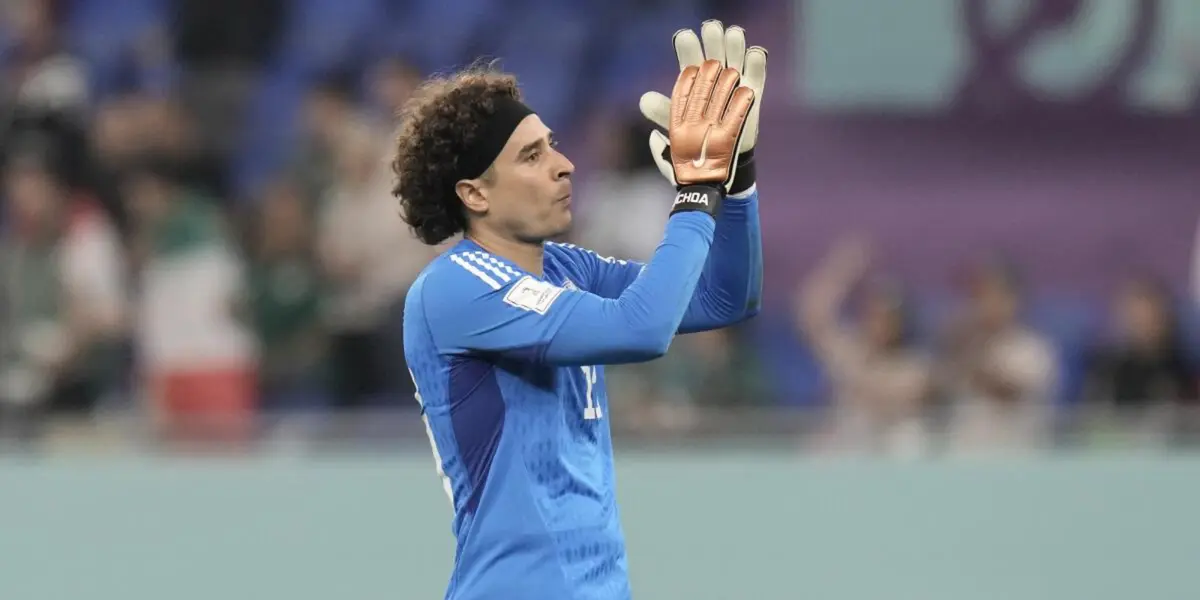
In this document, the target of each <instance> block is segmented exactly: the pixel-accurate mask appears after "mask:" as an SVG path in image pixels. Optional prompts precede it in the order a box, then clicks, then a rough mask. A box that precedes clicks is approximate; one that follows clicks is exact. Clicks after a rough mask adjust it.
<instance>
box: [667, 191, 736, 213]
mask: <svg viewBox="0 0 1200 600" xmlns="http://www.w3.org/2000/svg"><path fill="white" fill-rule="evenodd" d="M724 199H725V187H724V186H722V185H685V186H683V187H680V188H679V192H677V193H676V194H675V203H674V204H672V205H671V214H672V215H673V214H675V213H680V212H690V211H697V212H702V213H705V214H707V215H709V216H711V217H713V218H714V219H715V218H716V217H717V213H718V212H719V211H720V210H721V201H722V200H724Z"/></svg>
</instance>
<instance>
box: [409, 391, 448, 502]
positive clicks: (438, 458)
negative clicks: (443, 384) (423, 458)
mask: <svg viewBox="0 0 1200 600" xmlns="http://www.w3.org/2000/svg"><path fill="white" fill-rule="evenodd" d="M408 376H409V377H412V378H413V389H414V390H416V393H415V394H413V396H414V397H416V399H417V404H420V405H421V408H422V410H421V422H423V423H425V435H428V436H429V446H430V447H431V448H433V464H434V466H435V467H436V468H437V474H438V477H440V478H441V479H442V488H443V489H445V490H446V497H447V498H449V499H450V506H451V507H454V486H453V485H451V484H450V477H449V476H447V475H446V471H445V470H443V469H442V454H441V453H440V452H438V447H437V440H435V439H434V438H433V428H432V427H430V426H429V415H427V414H425V411H424V408H425V402H424V400H422V399H421V390H419V389H417V377H416V376H415V375H413V372H412V369H409V371H408Z"/></svg>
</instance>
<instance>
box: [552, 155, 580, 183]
mask: <svg viewBox="0 0 1200 600" xmlns="http://www.w3.org/2000/svg"><path fill="white" fill-rule="evenodd" d="M558 159H559V160H558V164H556V165H555V166H554V178H555V179H567V178H569V177H570V176H571V174H572V173H574V172H575V164H574V163H572V162H571V160H570V159H568V158H567V157H566V156H565V155H563V154H561V153H559V154H558Z"/></svg>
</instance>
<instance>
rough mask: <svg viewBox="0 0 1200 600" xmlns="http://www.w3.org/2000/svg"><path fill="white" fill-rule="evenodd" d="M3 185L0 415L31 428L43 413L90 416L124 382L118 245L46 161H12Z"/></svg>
mask: <svg viewBox="0 0 1200 600" xmlns="http://www.w3.org/2000/svg"><path fill="white" fill-rule="evenodd" d="M4 187H5V196H6V198H7V200H8V205H7V207H6V208H7V211H8V214H7V215H6V217H7V218H6V219H5V221H6V224H7V227H6V230H5V231H4V236H3V239H2V242H0V416H2V413H6V412H7V413H8V414H9V416H10V417H13V416H18V417H19V420H21V421H24V423H23V425H22V427H25V428H28V427H30V426H33V425H36V419H37V417H40V416H41V415H43V414H46V415H49V416H53V417H60V416H70V417H75V418H83V417H88V416H90V415H91V413H92V411H93V410H94V409H95V407H96V406H97V404H98V402H99V401H100V399H101V398H102V397H103V396H104V395H106V394H108V393H111V392H113V391H114V390H115V389H116V388H117V386H118V385H119V384H120V381H119V377H120V373H121V371H122V370H121V364H120V358H119V356H120V355H119V353H118V352H116V350H117V349H118V347H119V345H120V343H121V342H122V340H123V339H124V334H125V331H126V329H125V328H126V305H125V297H124V288H125V277H124V272H123V268H124V266H123V263H122V255H121V248H120V242H119V238H118V236H117V233H116V230H115V229H114V228H113V226H112V225H111V223H110V222H109V220H108V218H107V217H106V215H105V214H104V212H103V211H102V210H100V208H99V206H98V205H97V203H96V202H95V201H94V200H93V199H92V198H91V197H90V196H87V195H85V194H82V193H78V192H73V191H72V189H71V188H70V187H69V186H68V185H67V183H66V182H65V181H64V180H63V179H62V177H60V176H59V175H58V174H57V173H56V172H55V170H54V166H53V159H52V158H50V157H47V156H41V155H36V154H24V155H19V156H16V157H14V158H13V160H12V161H11V162H10V163H9V164H8V165H7V167H6V169H5V173H4ZM0 420H3V419H2V418H0ZM25 433H26V434H30V433H32V431H29V430H26V431H25Z"/></svg>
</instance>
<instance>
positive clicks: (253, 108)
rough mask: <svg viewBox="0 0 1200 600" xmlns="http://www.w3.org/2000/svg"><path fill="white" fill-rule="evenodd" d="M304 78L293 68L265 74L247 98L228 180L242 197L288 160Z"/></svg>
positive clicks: (295, 131)
mask: <svg viewBox="0 0 1200 600" xmlns="http://www.w3.org/2000/svg"><path fill="white" fill-rule="evenodd" d="M307 87H308V79H307V78H306V77H304V75H303V74H302V73H300V72H299V71H297V70H295V69H278V70H275V71H273V72H272V73H269V74H268V75H267V76H266V77H265V78H264V81H263V82H262V85H261V86H260V88H259V90H258V91H257V93H256V94H255V95H254V97H253V98H252V99H251V101H250V105H249V106H248V107H247V109H246V110H247V113H246V121H245V123H246V125H245V128H244V132H243V134H244V137H243V139H242V140H241V143H240V144H238V149H239V150H238V152H237V153H235V155H234V156H233V157H231V160H232V161H233V164H232V165H231V170H232V177H231V179H232V182H233V187H234V190H235V192H236V193H237V195H238V196H239V197H242V198H245V197H247V196H249V195H250V194H251V193H253V191H254V190H255V189H256V188H257V187H258V186H259V185H261V184H263V183H265V181H266V180H267V178H268V177H270V176H271V175H272V174H273V173H275V172H277V171H278V170H279V169H280V168H281V167H282V166H283V165H284V164H285V163H286V161H287V160H288V152H289V149H290V148H291V147H292V143H293V142H294V141H295V139H296V136H297V134H298V128H297V122H298V119H299V113H300V107H301V102H302V99H303V97H304V93H305V91H306V89H307Z"/></svg>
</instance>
